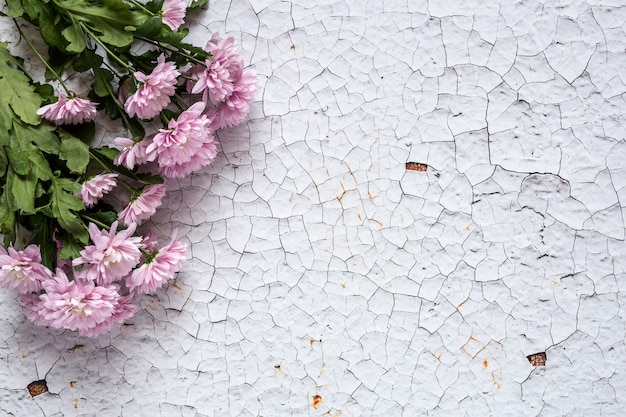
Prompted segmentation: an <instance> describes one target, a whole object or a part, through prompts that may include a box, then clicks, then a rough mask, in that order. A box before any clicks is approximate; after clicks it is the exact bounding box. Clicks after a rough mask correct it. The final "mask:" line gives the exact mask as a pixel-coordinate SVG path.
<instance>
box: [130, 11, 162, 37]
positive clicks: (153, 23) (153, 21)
mask: <svg viewBox="0 0 626 417" xmlns="http://www.w3.org/2000/svg"><path fill="white" fill-rule="evenodd" d="M162 28H163V21H162V20H161V17H160V16H152V17H151V18H149V19H147V20H146V21H145V22H143V23H142V24H141V26H139V27H138V28H137V31H136V32H135V34H136V35H137V36H143V37H145V38H154V37H155V36H156V35H158V34H159V33H161V29H162Z"/></svg>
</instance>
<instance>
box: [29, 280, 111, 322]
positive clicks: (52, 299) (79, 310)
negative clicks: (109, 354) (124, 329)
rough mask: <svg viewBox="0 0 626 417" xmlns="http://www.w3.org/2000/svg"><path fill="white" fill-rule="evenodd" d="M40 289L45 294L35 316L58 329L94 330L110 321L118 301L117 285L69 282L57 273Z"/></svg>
mask: <svg viewBox="0 0 626 417" xmlns="http://www.w3.org/2000/svg"><path fill="white" fill-rule="evenodd" d="M44 288H45V290H46V292H45V293H43V294H41V296H40V297H39V298H40V300H41V301H42V303H39V304H38V306H39V307H41V311H40V313H39V314H40V315H41V317H42V318H43V320H44V321H45V322H47V323H49V324H50V325H51V326H53V327H57V328H61V329H69V330H80V331H85V330H88V329H91V328H93V327H95V326H97V325H98V324H100V323H102V322H104V321H105V320H107V319H109V318H110V317H111V315H112V314H113V313H114V312H115V309H116V307H117V304H118V300H119V299H120V295H119V293H118V286H117V285H110V286H96V285H94V284H93V283H91V282H83V281H80V280H75V281H72V282H70V281H69V280H68V279H67V276H66V275H65V273H64V272H63V271H61V270H60V269H57V271H56V274H55V276H54V278H53V279H52V280H49V281H46V283H45V284H44Z"/></svg>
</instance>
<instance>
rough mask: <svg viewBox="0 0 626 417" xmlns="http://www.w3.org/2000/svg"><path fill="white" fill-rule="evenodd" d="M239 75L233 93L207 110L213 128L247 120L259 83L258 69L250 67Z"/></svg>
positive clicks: (233, 124)
mask: <svg viewBox="0 0 626 417" xmlns="http://www.w3.org/2000/svg"><path fill="white" fill-rule="evenodd" d="M238 75H239V77H238V79H237V81H235V84H234V87H233V93H232V94H231V95H230V96H228V97H226V100H225V101H224V103H222V104H221V105H219V106H218V107H217V108H214V109H210V110H209V111H208V112H207V115H208V116H209V117H210V118H211V120H212V124H211V128H212V129H213V130H217V129H220V128H222V127H230V126H235V125H238V124H239V123H241V122H243V121H244V120H245V118H246V115H247V114H248V111H249V110H250V103H251V102H252V100H254V92H255V91H256V85H257V78H256V71H255V70H253V69H248V70H245V71H243V72H242V73H241V74H238Z"/></svg>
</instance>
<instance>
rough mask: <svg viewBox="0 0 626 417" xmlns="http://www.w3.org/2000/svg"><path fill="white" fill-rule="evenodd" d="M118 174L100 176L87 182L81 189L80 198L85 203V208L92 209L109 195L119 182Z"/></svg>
mask: <svg viewBox="0 0 626 417" xmlns="http://www.w3.org/2000/svg"><path fill="white" fill-rule="evenodd" d="M115 178H117V173H104V174H98V175H95V176H94V177H92V178H91V179H89V180H88V181H85V182H84V183H83V185H82V187H81V189H80V198H81V199H82V200H83V203H85V207H91V206H93V205H94V204H96V203H97V202H98V200H100V199H101V198H102V196H104V195H105V194H108V193H109V192H110V191H111V190H112V189H113V188H115V186H116V185H117V182H116V181H115Z"/></svg>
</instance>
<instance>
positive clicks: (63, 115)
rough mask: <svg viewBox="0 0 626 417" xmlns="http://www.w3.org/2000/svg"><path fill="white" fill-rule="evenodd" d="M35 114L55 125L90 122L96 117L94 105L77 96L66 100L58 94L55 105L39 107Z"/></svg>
mask: <svg viewBox="0 0 626 417" xmlns="http://www.w3.org/2000/svg"><path fill="white" fill-rule="evenodd" d="M37 114H38V115H40V116H41V117H42V118H44V119H46V120H48V121H49V122H52V123H54V124H56V125H64V124H71V125H76V124H80V123H84V122H90V121H92V120H93V119H94V118H95V117H96V103H93V102H91V101H89V100H86V99H84V98H80V97H78V96H74V97H71V98H68V97H66V96H65V95H63V94H59V100H58V101H57V102H56V103H52V104H48V105H46V106H43V107H41V108H40V109H39V110H37Z"/></svg>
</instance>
